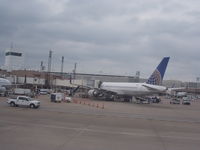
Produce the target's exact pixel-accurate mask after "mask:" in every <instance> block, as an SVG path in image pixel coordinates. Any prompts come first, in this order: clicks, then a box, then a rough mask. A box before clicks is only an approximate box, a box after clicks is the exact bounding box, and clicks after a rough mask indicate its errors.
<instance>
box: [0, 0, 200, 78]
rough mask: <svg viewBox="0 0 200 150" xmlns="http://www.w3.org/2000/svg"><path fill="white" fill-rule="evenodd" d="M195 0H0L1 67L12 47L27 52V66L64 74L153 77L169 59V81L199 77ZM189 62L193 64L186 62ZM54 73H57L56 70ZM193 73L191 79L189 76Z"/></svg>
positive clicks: (199, 52)
mask: <svg viewBox="0 0 200 150" xmlns="http://www.w3.org/2000/svg"><path fill="white" fill-rule="evenodd" d="M199 4H200V2H198V1H196V0H192V1H187V0H182V1H180V0H169V1H165V0H125V1H124V0H102V1H99V0H93V1H91V0H61V1H56V0H33V1H26V0H18V1H11V0H0V20H1V21H0V45H1V46H0V50H1V53H0V54H1V55H0V60H1V61H0V63H1V65H2V64H3V57H4V56H3V51H4V49H5V48H7V47H9V45H10V43H11V42H14V43H16V45H17V46H16V47H18V48H19V49H20V50H22V51H23V52H24V53H26V61H27V63H26V64H27V67H30V68H31V67H33V68H37V67H38V68H39V63H40V61H41V60H43V61H45V63H47V57H48V51H49V50H50V49H52V50H53V66H54V68H58V70H57V71H59V68H60V67H59V66H60V61H61V56H65V62H66V65H65V71H71V70H72V67H73V63H74V62H78V66H79V67H80V68H78V69H79V71H81V72H90V73H97V72H100V71H101V72H104V73H111V74H131V75H134V74H135V71H137V70H141V71H142V75H143V76H144V77H147V76H149V74H151V72H152V71H153V69H154V68H155V66H156V65H157V63H158V62H159V61H160V59H161V58H162V57H163V56H171V58H172V59H171V60H170V66H169V68H168V69H169V70H168V71H167V73H168V74H167V75H166V76H165V77H166V78H168V79H176V78H178V77H179V76H180V75H179V73H180V72H181V74H184V75H183V76H182V77H181V78H182V79H183V80H189V79H190V78H193V79H194V78H195V76H199V75H200V71H198V70H197V69H196V68H197V67H198V62H199V58H198V56H199V55H200V51H199V47H200V44H199V38H200V30H199V26H200V21H199V16H200V15H199V14H200V13H199V8H198V6H199ZM188 62H190V63H188ZM55 70H56V69H55ZM190 74H191V75H190Z"/></svg>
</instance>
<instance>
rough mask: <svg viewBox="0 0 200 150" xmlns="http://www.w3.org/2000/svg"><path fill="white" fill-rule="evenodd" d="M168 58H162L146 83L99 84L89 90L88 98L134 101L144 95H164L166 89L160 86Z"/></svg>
mask: <svg viewBox="0 0 200 150" xmlns="http://www.w3.org/2000/svg"><path fill="white" fill-rule="evenodd" d="M169 59H170V57H164V58H163V59H162V61H161V62H160V64H159V65H158V66H157V68H156V69H155V71H154V72H153V73H152V75H151V76H150V77H149V79H148V80H147V82H146V83H127V82H101V83H100V84H99V87H98V88H94V89H90V90H89V91H88V95H89V96H90V97H99V96H103V95H104V96H105V95H111V96H112V97H114V96H116V95H117V96H128V97H132V99H135V98H136V97H143V96H146V95H153V94H159V93H165V92H166V91H167V90H168V88H167V87H165V86H161V84H162V80H163V78H164V74H165V71H166V68H167V65H168V62H169Z"/></svg>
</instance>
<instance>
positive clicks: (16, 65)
mask: <svg viewBox="0 0 200 150" xmlns="http://www.w3.org/2000/svg"><path fill="white" fill-rule="evenodd" d="M23 64H24V56H23V54H22V53H21V52H18V51H17V50H15V49H13V47H11V48H10V49H7V50H6V51H5V65H4V67H5V69H6V70H7V71H9V72H10V71H12V70H20V69H23Z"/></svg>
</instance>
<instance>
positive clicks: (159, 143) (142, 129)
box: [0, 96, 200, 150]
mask: <svg viewBox="0 0 200 150" xmlns="http://www.w3.org/2000/svg"><path fill="white" fill-rule="evenodd" d="M38 99H39V100H40V101H41V107H40V108H39V109H30V108H22V107H10V106H9V105H8V104H6V98H3V97H1V98H0V116H1V119H0V133H1V134H0V146H1V149H3V150H12V149H20V150H26V149H29V150H35V149H37V150H40V149H41V150H43V149H48V150H51V149H52V150H66V149H69V150H77V149H79V150H86V149H87V150H93V149H95V150H102V149H109V150H112V149H113V150H121V149H131V150H132V149H149V150H188V149H192V150H199V146H200V115H199V114H200V101H198V100H197V101H194V102H192V105H191V106H187V105H172V104H169V100H166V99H163V100H162V102H161V103H159V104H143V105H140V104H131V103H119V102H103V101H94V100H87V99H75V101H74V103H65V102H62V103H51V102H50V99H49V97H48V96H40V97H38Z"/></svg>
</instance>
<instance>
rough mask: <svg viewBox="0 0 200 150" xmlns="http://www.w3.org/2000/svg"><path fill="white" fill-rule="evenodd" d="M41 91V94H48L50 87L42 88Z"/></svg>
mask: <svg viewBox="0 0 200 150" xmlns="http://www.w3.org/2000/svg"><path fill="white" fill-rule="evenodd" d="M39 93H40V94H41V95H47V94H49V89H40V90H39Z"/></svg>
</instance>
